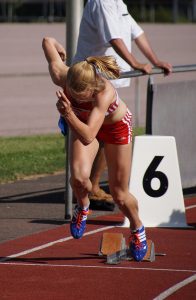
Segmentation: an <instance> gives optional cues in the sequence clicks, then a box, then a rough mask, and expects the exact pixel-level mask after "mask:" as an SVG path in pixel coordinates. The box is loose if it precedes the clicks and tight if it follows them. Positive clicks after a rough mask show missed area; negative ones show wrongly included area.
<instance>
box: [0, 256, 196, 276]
mask: <svg viewBox="0 0 196 300" xmlns="http://www.w3.org/2000/svg"><path fill="white" fill-rule="evenodd" d="M21 260H22V259H21ZM3 265H8V266H19V267H20V266H22V267H47V268H86V269H93V268H94V269H123V270H142V271H158V272H178V273H179V272H181V273H182V272H185V273H195V272H196V270H183V269H182V270H180V269H159V268H142V267H132V266H129V267H126V266H116V265H113V266H109V265H104V266H96V265H72V264H61V265H57V264H46V263H43V264H41V263H25V262H24V263H23V262H2V263H1V262H0V267H1V266H3Z"/></svg>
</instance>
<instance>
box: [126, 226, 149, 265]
mask: <svg viewBox="0 0 196 300" xmlns="http://www.w3.org/2000/svg"><path fill="white" fill-rule="evenodd" d="M129 247H130V252H131V256H132V257H133V258H134V259H135V260H136V261H141V260H142V259H143V258H144V256H145V255H146V252H147V250H148V245H147V241H146V234H145V228H144V226H142V227H141V228H140V229H137V230H133V231H132V232H131V237H130V246H129Z"/></svg>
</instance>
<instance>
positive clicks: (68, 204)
mask: <svg viewBox="0 0 196 300" xmlns="http://www.w3.org/2000/svg"><path fill="white" fill-rule="evenodd" d="M191 71H196V64H191V65H181V66H173V68H172V73H182V72H191ZM163 73H164V71H163V70H162V69H159V68H153V69H152V73H151V74H150V75H148V74H145V73H143V72H141V71H137V70H136V71H129V72H123V73H121V75H120V78H134V77H141V76H149V80H148V86H147V98H148V97H149V93H150V90H149V86H150V78H152V76H153V75H158V74H163ZM69 145H70V136H69V134H68V136H67V151H69ZM66 157H67V159H66V188H65V219H66V220H70V219H71V216H72V198H73V197H72V189H71V186H70V185H69V177H70V170H69V153H68V152H67V156H66Z"/></svg>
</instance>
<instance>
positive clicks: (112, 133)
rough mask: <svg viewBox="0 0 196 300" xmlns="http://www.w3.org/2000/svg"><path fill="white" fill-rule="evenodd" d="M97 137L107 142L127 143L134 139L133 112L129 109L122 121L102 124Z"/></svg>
mask: <svg viewBox="0 0 196 300" xmlns="http://www.w3.org/2000/svg"><path fill="white" fill-rule="evenodd" d="M96 138H97V139H98V141H102V142H104V143H106V144H116V145H125V144H129V143H130V142H131V141H132V114H131V112H130V111H129V110H128V109H127V112H126V115H125V116H124V117H123V119H122V120H121V121H118V122H116V123H114V124H106V125H102V126H101V128H100V130H99V132H98V134H97V136H96Z"/></svg>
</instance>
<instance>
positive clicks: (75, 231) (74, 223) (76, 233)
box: [70, 205, 89, 239]
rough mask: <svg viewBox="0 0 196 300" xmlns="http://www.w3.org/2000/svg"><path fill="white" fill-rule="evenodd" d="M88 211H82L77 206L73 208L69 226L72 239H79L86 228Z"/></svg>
mask: <svg viewBox="0 0 196 300" xmlns="http://www.w3.org/2000/svg"><path fill="white" fill-rule="evenodd" d="M88 214H89V209H85V210H84V209H82V208H80V207H79V206H78V205H76V206H75V209H74V213H73V217H72V220H71V224H70V231H71V234H72V236H73V237H74V239H80V238H81V237H82V236H83V233H84V231H85V228H86V220H87V215H88Z"/></svg>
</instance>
